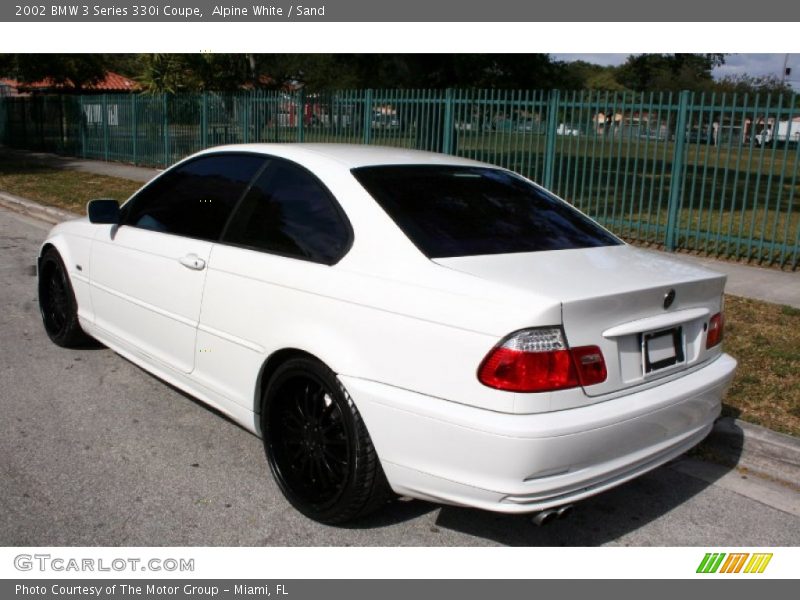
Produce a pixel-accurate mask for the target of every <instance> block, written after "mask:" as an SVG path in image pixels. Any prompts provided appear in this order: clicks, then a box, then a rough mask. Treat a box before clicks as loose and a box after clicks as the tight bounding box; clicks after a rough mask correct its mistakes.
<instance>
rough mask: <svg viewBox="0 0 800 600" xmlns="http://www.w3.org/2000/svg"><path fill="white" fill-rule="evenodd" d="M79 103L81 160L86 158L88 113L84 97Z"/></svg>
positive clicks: (80, 97) (79, 99)
mask: <svg viewBox="0 0 800 600" xmlns="http://www.w3.org/2000/svg"><path fill="white" fill-rule="evenodd" d="M78 103H79V105H80V111H81V117H80V118H81V121H80V123H81V158H86V111H85V110H84V109H83V95H80V96H78ZM23 122H24V121H23Z"/></svg>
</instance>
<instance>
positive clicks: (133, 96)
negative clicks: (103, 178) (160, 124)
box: [131, 93, 139, 165]
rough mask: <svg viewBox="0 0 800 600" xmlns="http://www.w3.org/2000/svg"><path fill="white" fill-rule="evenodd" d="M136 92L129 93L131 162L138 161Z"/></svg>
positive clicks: (135, 162) (136, 162)
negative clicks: (131, 140) (131, 138)
mask: <svg viewBox="0 0 800 600" xmlns="http://www.w3.org/2000/svg"><path fill="white" fill-rule="evenodd" d="M136 110H137V109H136V94H135V93H133V94H131V135H132V136H133V164H135V165H137V164H139V162H138V138H139V123H138V121H137V117H136Z"/></svg>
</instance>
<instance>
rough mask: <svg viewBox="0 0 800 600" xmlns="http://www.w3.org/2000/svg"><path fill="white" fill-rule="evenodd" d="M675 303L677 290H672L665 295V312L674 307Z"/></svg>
mask: <svg viewBox="0 0 800 600" xmlns="http://www.w3.org/2000/svg"><path fill="white" fill-rule="evenodd" d="M673 302H675V290H670V291H668V292H667V293H666V294H664V310H666V309H668V308H669V307H670V306H672V303H673Z"/></svg>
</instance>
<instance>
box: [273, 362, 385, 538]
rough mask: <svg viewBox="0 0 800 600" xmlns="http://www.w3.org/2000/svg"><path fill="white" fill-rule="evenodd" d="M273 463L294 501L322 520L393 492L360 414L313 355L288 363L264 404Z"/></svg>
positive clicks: (363, 509) (364, 509)
mask: <svg viewBox="0 0 800 600" xmlns="http://www.w3.org/2000/svg"><path fill="white" fill-rule="evenodd" d="M261 418H262V431H263V434H264V447H265V449H266V453H267V459H268V461H269V465H270V469H271V470H272V474H273V475H274V477H275V480H276V482H277V483H278V486H279V487H280V489H281V491H282V492H283V494H284V495H285V496H286V498H287V499H288V500H289V502H290V503H291V504H292V505H293V506H294V507H295V508H297V509H298V510H299V511H300V512H302V513H303V514H304V515H306V516H308V517H310V518H312V519H314V520H316V521H320V522H323V523H342V522H344V521H348V520H351V519H354V518H357V517H361V516H364V515H366V514H368V513H369V512H372V511H373V510H375V509H377V508H379V507H380V506H381V505H382V504H383V503H384V502H385V501H386V500H387V499H388V498H389V496H390V490H389V486H388V484H387V482H386V477H385V476H384V474H383V469H381V465H380V462H379V460H378V456H377V454H376V453H375V448H374V447H373V445H372V441H371V440H370V437H369V434H368V433H367V429H366V427H365V426H364V422H363V421H362V419H361V415H360V414H359V412H358V410H357V409H356V407H355V405H354V404H353V401H352V399H351V398H350V396H349V394H348V393H347V391H346V390H345V389H344V387H343V386H342V384H341V383H340V382H339V380H338V379H337V378H336V375H335V374H334V373H333V372H332V371H331V370H330V369H329V368H328V367H326V366H325V365H323V364H322V363H320V362H318V361H316V360H313V359H311V358H305V357H303V358H294V359H291V360H288V361H287V362H285V363H284V364H282V365H281V366H280V367H278V369H277V370H276V371H275V373H274V375H273V376H272V378H271V379H270V381H269V383H268V385H267V388H266V390H265V393H264V398H263V406H262V413H261Z"/></svg>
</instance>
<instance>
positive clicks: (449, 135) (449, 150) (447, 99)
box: [442, 88, 455, 154]
mask: <svg viewBox="0 0 800 600" xmlns="http://www.w3.org/2000/svg"><path fill="white" fill-rule="evenodd" d="M453 104H454V102H453V90H452V89H451V88H447V89H446V90H445V91H444V119H442V127H443V128H444V131H442V152H444V153H445V154H455V152H454V150H455V148H454V145H455V144H454V143H453V142H454V140H453V129H454V122H453V121H454V120H455V114H454V111H453Z"/></svg>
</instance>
